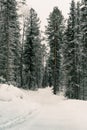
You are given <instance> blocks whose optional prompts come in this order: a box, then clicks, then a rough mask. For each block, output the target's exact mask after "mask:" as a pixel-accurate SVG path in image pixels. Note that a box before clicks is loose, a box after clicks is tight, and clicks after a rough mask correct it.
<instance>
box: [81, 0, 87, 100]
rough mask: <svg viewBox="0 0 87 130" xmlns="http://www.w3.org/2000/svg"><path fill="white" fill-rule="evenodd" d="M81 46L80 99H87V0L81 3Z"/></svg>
mask: <svg viewBox="0 0 87 130" xmlns="http://www.w3.org/2000/svg"><path fill="white" fill-rule="evenodd" d="M80 9H81V19H80V21H81V23H80V26H81V46H82V60H81V71H82V75H81V87H80V98H81V99H83V100H85V99H87V0H83V1H82V3H81V7H80Z"/></svg>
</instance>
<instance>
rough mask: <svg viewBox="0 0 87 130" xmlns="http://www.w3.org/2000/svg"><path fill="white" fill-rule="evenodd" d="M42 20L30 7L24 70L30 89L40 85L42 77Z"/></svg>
mask: <svg viewBox="0 0 87 130" xmlns="http://www.w3.org/2000/svg"><path fill="white" fill-rule="evenodd" d="M39 24H40V20H39V18H38V16H37V13H36V12H35V10H34V9H33V8H31V9H30V14H29V19H28V24H27V30H26V40H25V45H24V71H25V81H24V82H25V86H26V87H27V88H29V89H36V88H38V87H39V82H40V80H39V78H41V76H40V74H39V73H41V60H42V55H41V40H40V30H39Z"/></svg>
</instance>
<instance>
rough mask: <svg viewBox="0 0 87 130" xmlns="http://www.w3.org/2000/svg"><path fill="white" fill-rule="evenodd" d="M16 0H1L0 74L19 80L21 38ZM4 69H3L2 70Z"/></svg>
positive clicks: (9, 80) (12, 79) (8, 79)
mask: <svg viewBox="0 0 87 130" xmlns="http://www.w3.org/2000/svg"><path fill="white" fill-rule="evenodd" d="M16 6H17V3H16V1H15V0H3V1H2V0H1V1H0V34H1V37H0V55H1V58H0V60H1V61H0V76H2V77H3V78H4V79H5V80H6V82H15V83H16V82H19V61H20V55H19V51H20V42H19V41H20V40H19V22H18V15H17V9H16ZM2 70H3V71H2Z"/></svg>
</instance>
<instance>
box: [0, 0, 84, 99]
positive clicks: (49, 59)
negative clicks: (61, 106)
mask: <svg viewBox="0 0 87 130" xmlns="http://www.w3.org/2000/svg"><path fill="white" fill-rule="evenodd" d="M25 5H26V0H21V1H20V2H18V1H16V0H0V83H1V84H3V83H5V84H12V85H14V86H17V87H18V88H23V89H27V90H33V91H34V90H35V91H36V90H38V88H46V87H47V86H49V87H51V88H52V89H53V94H54V95H57V94H58V93H59V92H60V91H63V92H64V94H65V96H66V97H68V98H70V99H81V100H87V0H82V1H81V2H77V3H76V2H75V1H74V0H72V1H71V4H70V10H69V14H68V19H65V18H64V16H63V15H62V12H61V10H59V8H58V5H56V7H54V8H53V11H52V12H50V13H49V16H48V19H47V22H48V24H47V25H46V27H45V31H44V32H43V30H41V27H40V23H41V21H40V18H39V16H38V14H37V12H36V11H35V10H34V9H33V8H31V9H29V10H28V12H27V15H24V14H22V13H21V14H20V8H21V7H23V6H25ZM43 33H44V36H43Z"/></svg>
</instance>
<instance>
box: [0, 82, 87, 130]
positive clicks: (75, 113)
mask: <svg viewBox="0 0 87 130" xmlns="http://www.w3.org/2000/svg"><path fill="white" fill-rule="evenodd" d="M86 122H87V101H80V100H68V99H66V98H64V97H63V94H60V95H53V94H52V90H51V88H49V87H48V88H45V89H39V90H38V91H27V90H26V91H24V90H22V89H18V88H16V87H13V86H12V85H5V84H4V85H0V130H87V123H86Z"/></svg>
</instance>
